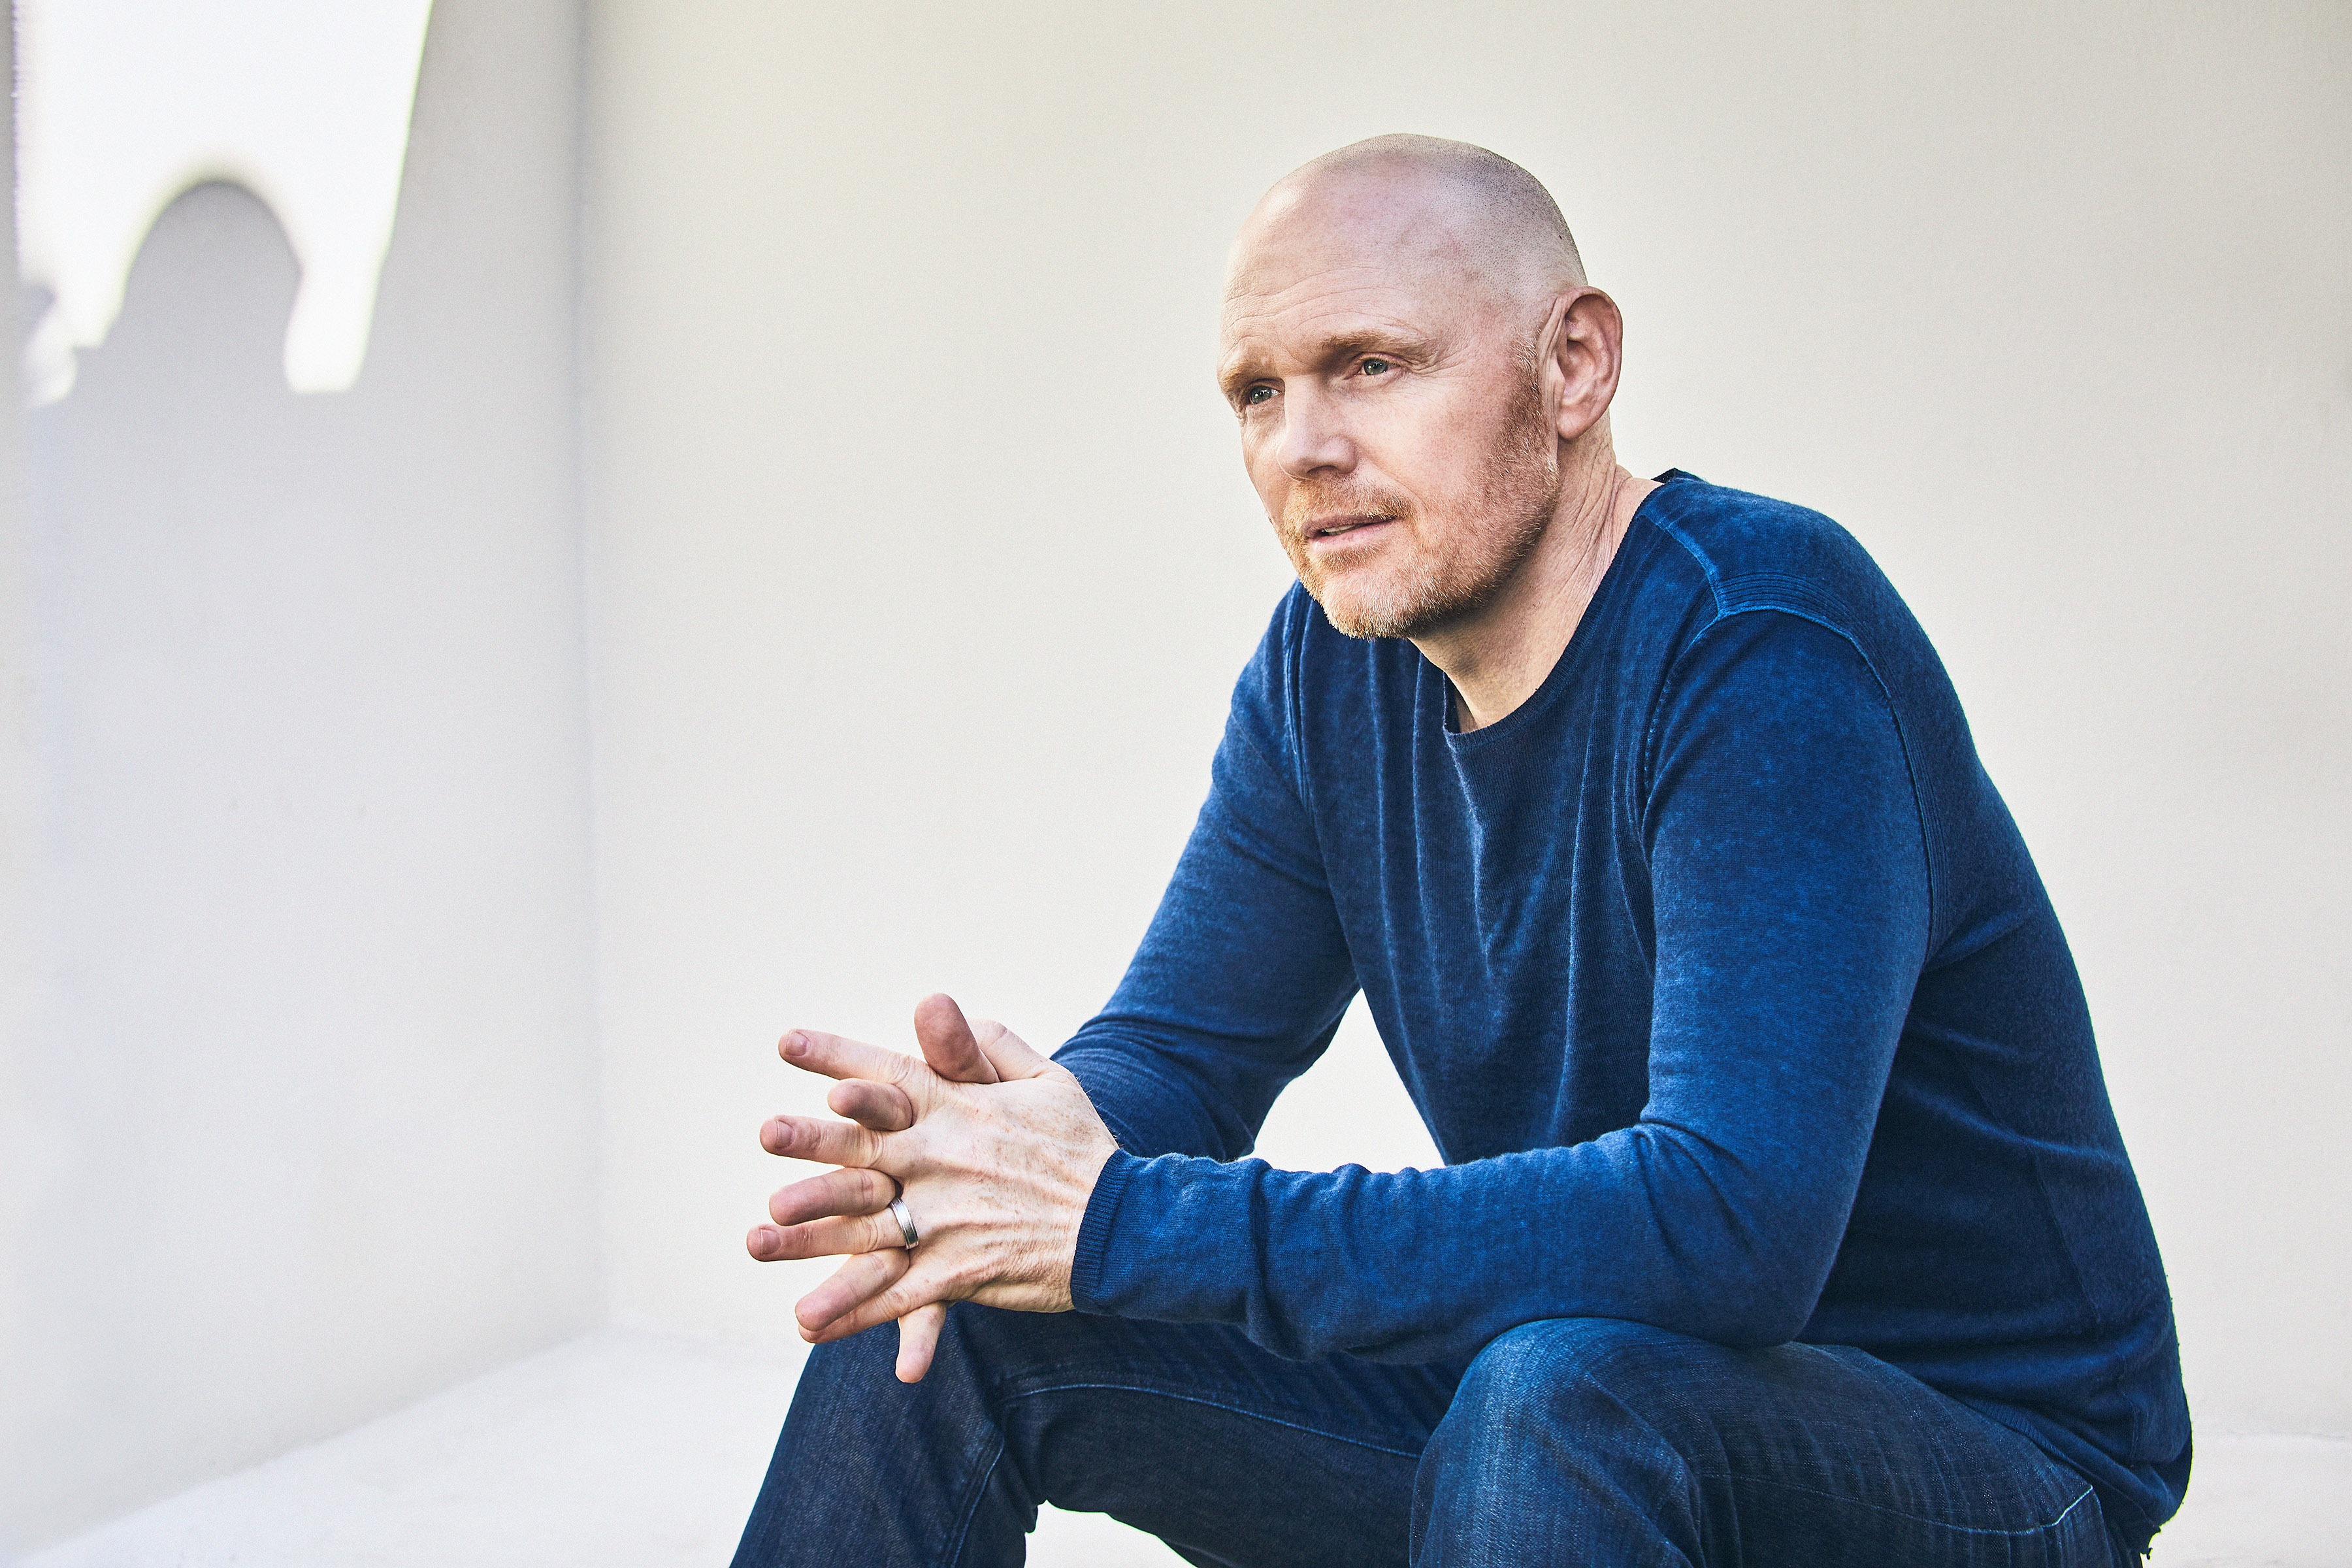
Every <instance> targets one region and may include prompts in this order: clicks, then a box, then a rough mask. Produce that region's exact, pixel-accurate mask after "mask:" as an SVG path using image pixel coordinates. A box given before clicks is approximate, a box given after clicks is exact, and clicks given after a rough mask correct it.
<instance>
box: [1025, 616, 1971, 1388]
mask: <svg viewBox="0 0 2352 1568" xmlns="http://www.w3.org/2000/svg"><path fill="white" fill-rule="evenodd" d="M1277 673H1278V672H1271V671H1269V672H1262V674H1261V677H1260V678H1261V679H1265V678H1268V677H1270V676H1272V675H1274V674H1277ZM1252 706H1253V707H1254V708H1255V710H1259V711H1265V710H1266V709H1265V705H1264V704H1263V703H1260V704H1254V705H1252ZM1243 707H1244V704H1243V703H1242V702H1240V701H1237V703H1236V710H1237V713H1238V712H1239V711H1240V710H1242V709H1243ZM1273 711H1276V712H1277V713H1278V712H1279V709H1278V708H1276V709H1274V710H1273ZM1288 766H1289V759H1287V758H1285V757H1283V756H1282V755H1281V754H1280V752H1278V751H1273V750H1271V749H1270V748H1269V749H1261V748H1260V746H1259V745H1258V743H1257V742H1256V740H1255V738H1254V737H1251V736H1249V735H1247V734H1246V733H1244V735H1243V736H1242V737H1241V740H1240V742H1238V743H1237V741H1236V737H1235V735H1234V734H1233V733H1229V734H1228V737H1227V742H1226V746H1225V750H1224V752H1222V753H1221V755H1220V762H1219V768H1220V775H1219V794H1218V795H1214V796H1213V797H1212V800H1211V803H1210V807H1209V809H1208V810H1206V811H1204V813H1203V815H1202V827H1201V829H1200V830H1199V832H1197V833H1196V834H1195V836H1194V839H1193V847H1192V849H1190V850H1188V851H1187V854H1186V861H1185V866H1184V867H1183V868H1181V869H1180V871H1179V874H1178V878H1177V881H1176V883H1175V885H1174V886H1172V887H1171V889H1170V890H1169V894H1168V901H1167V903H1166V904H1164V905H1163V906H1162V909H1161V910H1160V917H1159V919H1158V920H1157V921H1155V923H1154V925H1153V928H1152V934H1151V937H1150V940H1148V941H1147V942H1146V944H1145V952H1144V954H1143V955H1141V956H1139V959H1138V960H1137V964H1136V967H1135V969H1134V970H1132V971H1130V973H1129V978H1128V984H1126V985H1125V986H1123V987H1122V989H1121V993H1120V999H1119V1001H1118V1002H1117V1003H1115V1004H1114V1008H1113V1012H1112V1013H1110V1014H1107V1015H1106V1018H1105V1020H1102V1021H1098V1022H1100V1023H1101V1024H1102V1025H1103V1028H1104V1032H1105V1035H1106V1036H1107V1037H1108V1036H1110V1035H1113V1034H1115V1035H1116V1037H1118V1040H1119V1041H1120V1042H1121V1044H1122V1046H1123V1047H1125V1049H1124V1051H1123V1052H1122V1053H1121V1054H1122V1055H1123V1057H1124V1058H1126V1060H1125V1062H1124V1063H1123V1064H1122V1065H1120V1066H1118V1067H1116V1068H1114V1067H1112V1066H1111V1065H1110V1064H1109V1063H1108V1062H1107V1061H1093V1062H1090V1063H1089V1065H1088V1066H1087V1068H1085V1069H1084V1070H1082V1073H1081V1076H1082V1077H1085V1078H1087V1085H1088V1088H1089V1089H1090V1090H1091V1091H1096V1092H1097V1093H1099V1094H1101V1095H1102V1096H1103V1099H1104V1103H1105V1104H1106V1107H1107V1115H1108V1116H1110V1117H1111V1118H1112V1119H1113V1121H1114V1126H1115V1129H1117V1130H1118V1131H1120V1136H1121V1138H1122V1141H1123V1142H1124V1143H1125V1145H1126V1148H1127V1150H1128V1151H1129V1152H1123V1153H1121V1154H1118V1155H1116V1156H1114V1157H1113V1159H1112V1162H1111V1163H1110V1164H1109V1166H1108V1167H1107V1168H1106V1169H1105V1171H1104V1173H1103V1175H1102V1178H1101V1180H1100V1182H1099V1183H1098V1184H1097V1189H1096V1193H1095V1194H1094V1198H1093V1201H1092V1203H1091V1205H1089V1208H1088V1212H1087V1219H1086V1223H1085V1228H1084V1230H1083V1231H1082V1233H1081V1236H1080V1239H1079V1244H1078V1256H1077V1265H1076V1274H1075V1278H1074V1284H1073V1289H1074V1294H1075V1296H1076V1300H1077V1303H1078V1305H1079V1306H1080V1307H1081V1308H1082V1309H1084V1310H1092V1311H1103V1312H1111V1313H1118V1314H1123V1315H1129V1316H1136V1317H1145V1318H1158V1319H1168V1320H1182V1321H1202V1320H1205V1321H1229V1322H1234V1323H1239V1324H1242V1325H1244V1327H1245V1328H1246V1330H1247V1331H1248V1332H1249V1334H1250V1335H1251V1337H1252V1338H1253V1339H1255V1340H1256V1341H1257V1342H1259V1343H1261V1344H1264V1345H1265V1346H1267V1347H1268V1348H1270V1349H1272V1350H1275V1351H1276V1352H1280V1353H1282V1354H1286V1355H1292V1356H1306V1355H1313V1354H1319V1353H1323V1352H1332V1351H1348V1352H1355V1353H1358V1354H1363V1355H1369V1356H1375V1357H1380V1358H1383V1359H1390V1360H1396V1361H1423V1360H1435V1359H1441V1358H1446V1357H1453V1356H1459V1355H1465V1354H1468V1353H1470V1352H1475V1350H1476V1349H1477V1348H1478V1347H1479V1346H1481V1345H1483V1344H1484V1343H1486V1342H1487V1341H1488V1340H1490V1339H1492V1338H1493V1337H1494V1336H1495V1335H1496V1334H1497V1333H1499V1332H1501V1331H1504V1330H1506V1329H1508V1328H1510V1327H1512V1326H1514V1325H1516V1324H1518V1323H1522V1322H1527V1321H1533V1320H1537V1319H1541V1318H1550V1317H1562V1316H1608V1317H1617V1318H1625V1319H1631V1320H1635V1321H1644V1322H1650V1323H1654V1324H1656V1325H1658V1326H1661V1327H1664V1328H1669V1329H1673V1330H1676V1331H1682V1332H1685V1333H1691V1334H1695V1335H1699V1336H1702V1337H1706V1338H1709V1339H1714V1340H1717V1341H1721V1342H1728V1343H1741V1344H1766V1343H1774V1342H1780V1341H1784V1340H1787V1339H1789V1338H1790V1337H1792V1336H1793V1335H1795V1334H1796V1333H1797V1331H1799V1330H1800V1329H1801V1327H1802V1325H1803V1324H1804V1322H1805V1321H1806V1320H1807V1318H1808V1316H1809V1315H1810V1314H1811V1310H1812V1308H1813V1304H1814V1302H1815V1300H1816V1299H1817V1298H1818V1297H1819V1295H1820V1293H1821V1290H1822V1284H1823V1282H1824V1280H1825V1279H1827V1278H1828V1275H1829V1271H1830V1268H1831V1267H1832V1262H1833V1260H1834V1259H1835V1258H1836V1255H1837V1251H1838V1247H1839V1242H1840V1238H1841V1236H1842V1234H1843V1229H1844V1226H1845V1222H1846V1216H1847V1213H1848V1210H1849V1208H1850V1206H1851V1205H1852V1203H1853V1195H1854V1193H1855V1189H1856V1186H1857V1184H1858V1183H1859V1181H1860V1180H1861V1177H1862V1173H1863V1168H1864V1159H1865V1156H1866V1155H1867V1153H1868V1152H1869V1149H1870V1143H1871V1136H1872V1129H1873V1125H1874V1121H1875V1118H1876V1114H1877V1108H1878V1104H1879V1100H1880V1096H1881V1094H1882V1092H1883V1091H1884V1089H1885V1085H1886V1082H1887V1075H1888V1070H1889V1066H1890V1063H1891V1062H1892V1060H1893V1058H1894V1056H1895V1049H1896V1045H1897V1041H1898V1037H1900V1035H1901V1032H1902V1028H1903V1023H1904V1018H1905V1015H1906V1007H1907V1006H1908V1004H1909V1000H1910V997H1911V994H1912V990H1913V987H1914V985H1915V984H1916V981H1917V978H1918V975H1919V973H1920V967H1921V963H1922V958H1923V953H1924V949H1925V945H1926V942H1927V917H1928V899H1929V889H1928V872H1927V857H1926V852H1925V849H1924V847H1923V843H1922V837H1921V825H1920V817H1919V813H1918V806H1917V801H1916V793H1915V790H1914V788H1913V784H1912V779H1911V775H1910V772H1909V768H1908V764H1907V763H1906V755H1905V750H1904V741H1903V736H1902V734H1901V733H1900V732H1899V730H1898V726H1897V724H1896V721H1895V717H1894V715H1893V712H1892V710H1891V709H1890V706H1889V702H1888V700H1887V696H1886V694H1885V691H1884V690H1883V689H1881V687H1880V685H1879V682H1878V680H1877V679H1876V677H1875V676H1874V673H1873V671H1872V668H1871V667H1870V665H1869V664H1868V662H1867V661H1866V660H1865V659H1864V658H1863V657H1862V655H1861V654H1860V653H1859V652H1858V651H1857V650H1856V648H1855V647H1853V645H1852V644H1851V643H1850V642H1849V641H1848V640H1847V639H1846V638H1844V637H1842V636H1840V635H1838V634H1837V633H1835V632H1833V631H1831V630H1829V629H1827V628H1825V627H1824V626H1821V625H1818V624H1815V623H1814V622H1812V621H1810V620H1807V619H1804V618H1801V617H1799V616H1793V615H1788V614H1783V613H1780V612H1777V611H1768V612H1757V613H1748V614H1739V615H1733V616H1727V617H1724V618H1721V619H1719V620H1717V622H1715V624H1714V625H1712V626H1709V627H1707V628H1706V630H1704V631H1703V632H1702V633H1701V634H1699V635H1697V636H1696V637H1693V638H1692V639H1691V640H1690V641H1689V643H1688V645H1687V646H1686V647H1684V648H1682V649H1681V651H1680V653H1679V655H1678V657H1677V658H1675V662H1674V663H1673V665H1672V668H1670V669H1669V670H1668V671H1667V672H1666V673H1665V675H1664V679H1663V680H1662V682H1661V683H1660V685H1659V687H1658V688H1657V691H1656V696H1655V699H1654V705H1653V707H1652V709H1651V710H1650V713H1649V716H1648V719H1647V722H1646V727H1645V731H1644V733H1643V755H1642V757H1641V759H1640V767H1639V770H1638V774H1637V777H1638V780H1639V784H1638V787H1637V788H1636V789H1635V790H1633V792H1631V793H1632V795H1633V798H1629V799H1625V800H1623V801H1622V802H1620V803H1618V805H1617V807H1616V812H1617V816H1618V817H1619V818H1620V826H1621V837H1623V838H1625V839H1626V840H1627V842H1628V847H1627V850H1626V853H1625V856H1624V867H1623V870H1622V883H1623V888H1622V895H1621V898H1620V902H1621V906H1622V907H1623V908H1625V909H1627V910H1630V911H1631V912H1630V913H1629V915H1628V917H1627V919H1628V922H1629V924H1630V926H1631V927H1632V928H1633V929H1634V930H1636V931H1639V932H1640V934H1641V936H1642V938H1643V940H1645V941H1646V942H1649V943H1651V944H1653V945H1652V946H1651V949H1650V953H1649V959H1650V970H1651V983H1650V985H1649V988H1648V989H1649V994H1648V996H1647V997H1646V998H1636V999H1630V1000H1629V1002H1628V1005H1633V1003H1635V1002H1646V1005H1647V1014H1648V1087H1649V1098H1648V1102H1647V1104H1646V1105H1645V1106H1643V1109H1642V1110H1641V1111H1640V1114H1639V1117H1638V1119H1637V1120H1635V1121H1633V1123H1632V1124H1631V1125H1626V1126H1622V1127H1619V1128H1617V1129H1616V1130H1614V1131H1607V1132H1605V1133H1603V1134H1601V1135H1600V1136H1597V1137H1592V1138H1590V1139H1588V1140H1586V1141H1584V1142H1575V1143H1572V1144H1568V1145H1565V1146H1556V1147H1536V1148H1528V1149H1525V1150H1523V1151H1521V1152H1512V1153H1505V1154H1500V1155H1496V1156H1494V1157H1490V1158H1486V1159H1478V1160H1472V1161H1468V1162H1466V1163H1461V1164H1457V1165H1453V1166H1449V1167H1447V1168H1444V1169H1442V1170H1434V1171H1406V1172H1401V1173H1370V1172H1366V1171H1364V1170H1361V1169H1360V1168H1356V1167H1352V1166H1351V1167H1348V1168H1345V1169H1343V1170H1340V1171H1338V1172H1334V1173H1296V1172H1284V1171H1276V1170H1274V1169H1272V1168H1270V1167H1269V1166H1267V1165H1265V1163H1262V1162H1258V1161H1241V1162H1238V1163H1233V1156H1234V1155H1235V1154H1238V1153H1239V1152H1241V1151H1242V1150H1243V1149H1244V1147H1245V1146H1246V1142H1245V1134H1246V1132H1247V1131H1250V1130H1254V1129H1255V1125H1256V1122H1257V1120H1258V1119H1259V1118H1260V1117H1261V1116H1262V1115H1263V1114H1264V1110H1265V1104H1266V1103H1267V1102H1268V1101H1269V1100H1270V1099H1271V1096H1272V1093H1273V1091H1274V1090H1275V1089H1278V1088H1279V1086H1280V1084H1281V1083H1282V1082H1284V1081H1286V1079H1287V1078H1288V1077H1289V1076H1290V1075H1291V1074H1293V1073H1295V1072H1297V1070H1299V1069H1300V1068H1303V1067H1304V1066H1305V1065H1306V1062H1307V1060H1309V1059H1311V1057H1312V1055H1313V1053H1314V1051H1315V1050H1317V1049H1319V1048H1320V1045H1321V1043H1322V1041H1323V1039H1324V1038H1326V1037H1328V1027H1329V1022H1330V1020H1331V1019H1332V1018H1333V1017H1335V1016H1336V1015H1337V1010H1338V1008H1339V1005H1341V1004H1342V1003H1343V1002H1344V1001H1345V998H1346V995H1347V992H1348V986H1349V981H1348V975H1349V969H1348V967H1347V959H1346V943H1345V940H1344V938H1342V937H1341V936H1340V934H1339V922H1338V919H1337V917H1336V916H1335V915H1332V914H1330V913H1328V910H1329V908H1330V899H1329V896H1328V891H1327V889H1326V883H1325V881H1324V879H1321V878H1320V877H1318V874H1317V869H1316V866H1315V864H1314V860H1313V847H1314V845H1315V836H1314V833H1313V831H1312V828H1311V825H1310V823H1309V822H1308V820H1307V818H1306V817H1305V816H1301V817H1299V818H1298V819H1297V820H1287V821H1286V820H1284V819H1282V818H1281V817H1280V816H1272V817H1269V816H1266V815H1265V800H1264V799H1263V798H1262V796H1265V795H1269V794H1271V795H1272V796H1273V797H1275V798H1279V796H1280V792H1279V791H1278V790H1274V789H1273V788H1272V786H1274V785H1276V784H1281V783H1283V782H1285V780H1286V768H1287V767H1288ZM1259 769H1263V770H1264V776H1263V777H1260V776H1257V775H1256V774H1255V772H1253V773H1252V774H1251V776H1250V777H1248V778H1246V779H1241V780H1240V781H1239V782H1242V783H1246V784H1250V785H1251V786H1252V788H1251V789H1250V791H1249V793H1248V794H1247V795H1245V796H1244V797H1243V798H1245V799H1247V800H1248V801H1250V802H1252V803H1254V804H1255V805H1256V806H1257V808H1258V812H1259V815H1258V816H1257V817H1256V818H1255V822H1243V821H1240V820H1238V819H1237V818H1235V817H1234V816H1232V814H1231V812H1230V809H1229V806H1230V802H1226V803H1223V804H1221V800H1222V797H1223V796H1224V795H1225V794H1226V788H1227V779H1228V777H1229V776H1234V777H1236V778H1238V777H1239V775H1240V774H1241V773H1243V772H1244V770H1259ZM1260 784H1264V785H1265V786H1266V788H1265V790H1260V789H1258V788H1256V787H1255V786H1257V785H1260ZM1234 793H1235V794H1236V795H1239V794H1240V793H1241V792H1240V791H1238V790H1236V791H1235V792H1234ZM1290 800H1291V809H1293V810H1297V811H1301V812H1303V811H1304V810H1305V807H1304V805H1303V804H1302V803H1301V802H1300V799H1299V797H1298V795H1297V793H1296V791H1294V792H1293V793H1292V795H1290ZM1268 821H1271V822H1273V823H1274V826H1273V827H1272V828H1271V829H1269V828H1267V827H1265V826H1263V825H1264V824H1265V823H1266V822H1268ZM1644 905H1646V908H1643V906H1644ZM1476 940H1477V939H1476V938H1475V937H1474V938H1473V940H1472V943H1471V945H1470V946H1469V947H1468V948H1467V949H1465V954H1464V956H1463V958H1462V959H1461V961H1460V962H1461V963H1463V964H1464V965H1465V966H1472V965H1475V964H1477V963H1487V964H1488V965H1489V966H1490V967H1491V965H1492V964H1493V963H1495V962H1496V961H1495V960H1494V958H1493V955H1492V953H1491V952H1484V953H1482V952H1481V950H1480V949H1479V948H1478V947H1477V946H1476ZM1090 1027H1091V1026H1090ZM1086 1038H1087V1037H1084V1036H1082V1037H1081V1041H1082V1042H1083V1041H1085V1039H1086ZM1079 1054H1083V1053H1079V1052H1076V1051H1074V1053H1073V1055H1079ZM1065 1059H1066V1060H1070V1059H1071V1058H1070V1057H1066V1058H1065ZM1072 1065H1073V1066H1076V1065H1077V1063H1076V1061H1075V1060H1074V1061H1073V1062H1072ZM1441 1067H1442V1064H1441ZM1147 1079H1148V1080H1150V1087H1148V1088H1147V1087H1145V1080H1147ZM1098 1084H1099V1085H1101V1086H1103V1087H1102V1088H1101V1089H1097V1085H1098ZM1552 1091H1553V1086H1552V1085H1549V1084H1543V1083H1530V1084H1529V1085H1528V1093H1530V1094H1535V1095H1548V1094H1550V1093H1551V1092H1552ZM1146 1156H1156V1157H1146ZM1202 1156H1209V1157H1202Z"/></svg>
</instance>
